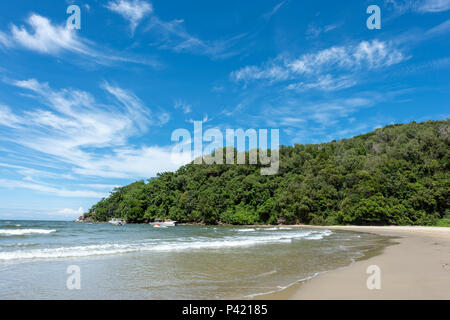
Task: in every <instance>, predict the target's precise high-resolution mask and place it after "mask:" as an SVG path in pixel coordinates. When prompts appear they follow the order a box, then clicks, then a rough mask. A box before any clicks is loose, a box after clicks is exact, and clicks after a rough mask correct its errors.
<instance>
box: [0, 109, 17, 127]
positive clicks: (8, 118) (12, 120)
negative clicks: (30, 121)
mask: <svg viewBox="0 0 450 320" xmlns="http://www.w3.org/2000/svg"><path fill="white" fill-rule="evenodd" d="M20 122H21V120H20V118H19V117H17V116H16V115H14V114H13V113H12V112H11V110H10V109H9V108H8V107H7V106H2V105H0V126H1V125H3V126H7V127H16V126H17V125H18V124H19V123H20Z"/></svg>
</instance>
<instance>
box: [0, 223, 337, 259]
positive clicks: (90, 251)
mask: <svg viewBox="0 0 450 320" xmlns="http://www.w3.org/2000/svg"><path fill="white" fill-rule="evenodd" d="M331 233H332V232H331V231H329V230H320V231H312V230H311V231H302V232H284V233H276V234H273V235H264V236H262V235H261V236H238V237H231V236H227V237H223V238H220V239H216V240H211V239H209V240H205V239H193V240H188V239H185V240H184V241H180V239H178V241H174V242H169V243H167V242H161V241H159V242H156V241H152V242H148V241H146V242H142V241H141V242H134V243H106V244H98V245H97V244H96V245H87V246H75V247H61V248H45V249H34V250H17V251H9V252H0V260H4V261H5V260H7V261H10V260H24V259H55V258H73V257H88V256H98V255H115V254H124V253H133V252H172V251H188V250H202V249H203V250H207V249H226V248H236V247H249V246H255V245H264V244H274V243H290V242H291V241H292V240H294V239H308V237H311V236H314V240H316V239H319V238H320V239H322V238H323V237H325V236H328V235H330V234H331ZM252 234H253V233H252ZM308 240H312V239H308Z"/></svg>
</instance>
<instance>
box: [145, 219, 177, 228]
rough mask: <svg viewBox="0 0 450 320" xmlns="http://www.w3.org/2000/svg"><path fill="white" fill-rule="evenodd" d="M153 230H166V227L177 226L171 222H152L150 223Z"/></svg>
mask: <svg viewBox="0 0 450 320" xmlns="http://www.w3.org/2000/svg"><path fill="white" fill-rule="evenodd" d="M149 224H150V225H152V226H153V227H154V228H167V227H175V226H176V225H177V222H176V221H172V220H159V219H157V220H155V221H154V222H150V223H149Z"/></svg>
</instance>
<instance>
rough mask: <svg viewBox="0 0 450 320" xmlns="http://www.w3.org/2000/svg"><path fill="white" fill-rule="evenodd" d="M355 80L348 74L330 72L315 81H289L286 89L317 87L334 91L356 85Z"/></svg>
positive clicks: (302, 89)
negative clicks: (332, 73) (338, 74)
mask: <svg viewBox="0 0 450 320" xmlns="http://www.w3.org/2000/svg"><path fill="white" fill-rule="evenodd" d="M356 83H357V81H356V80H355V79H353V78H352V77H349V76H344V77H333V76H331V75H330V74H326V75H324V76H320V77H319V78H318V79H317V81H313V82H298V83H291V84H290V85H288V86H287V89H288V90H295V91H299V92H301V91H306V90H309V89H319V90H323V91H335V90H340V89H345V88H350V87H353V86H354V85H356Z"/></svg>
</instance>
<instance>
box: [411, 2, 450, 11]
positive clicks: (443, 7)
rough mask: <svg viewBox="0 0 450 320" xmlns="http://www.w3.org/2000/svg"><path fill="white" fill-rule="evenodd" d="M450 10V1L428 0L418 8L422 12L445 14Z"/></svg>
mask: <svg viewBox="0 0 450 320" xmlns="http://www.w3.org/2000/svg"><path fill="white" fill-rule="evenodd" d="M447 10H450V0H426V1H423V3H422V4H421V5H420V6H419V7H418V11H421V12H443V11H447Z"/></svg>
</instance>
